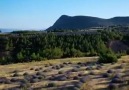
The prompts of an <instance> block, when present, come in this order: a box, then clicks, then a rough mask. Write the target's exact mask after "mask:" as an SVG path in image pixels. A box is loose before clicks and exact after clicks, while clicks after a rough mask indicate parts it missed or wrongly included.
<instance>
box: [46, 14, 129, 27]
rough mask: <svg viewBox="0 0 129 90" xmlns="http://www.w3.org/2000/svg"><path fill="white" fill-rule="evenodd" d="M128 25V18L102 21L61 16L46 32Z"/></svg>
mask: <svg viewBox="0 0 129 90" xmlns="http://www.w3.org/2000/svg"><path fill="white" fill-rule="evenodd" d="M114 25H124V26H127V25H129V17H128V16H127V17H113V18H110V19H103V18H98V17H91V16H67V15H62V16H61V17H60V18H59V19H58V20H57V21H56V22H55V23H54V25H53V26H51V27H49V28H48V29H47V30H53V29H87V28H92V27H99V26H104V27H106V26H114Z"/></svg>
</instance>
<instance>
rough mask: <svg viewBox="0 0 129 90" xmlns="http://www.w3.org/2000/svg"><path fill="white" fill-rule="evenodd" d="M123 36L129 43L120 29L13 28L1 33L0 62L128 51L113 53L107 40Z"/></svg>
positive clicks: (127, 36) (126, 36) (128, 39)
mask: <svg viewBox="0 0 129 90" xmlns="http://www.w3.org/2000/svg"><path fill="white" fill-rule="evenodd" d="M112 40H120V41H122V42H124V43H125V44H126V45H129V43H128V42H129V35H127V34H126V35H125V34H122V33H120V32H118V31H112V30H109V31H108V30H105V31H98V33H97V34H83V35H75V34H72V35H56V34H54V33H52V32H49V33H42V34H41V33H36V32H20V31H19V32H12V33H10V34H5V35H3V34H1V35H0V63H1V64H9V63H17V62H30V61H33V60H36V61H40V60H47V59H57V58H66V57H83V56H98V55H100V54H103V55H104V53H110V54H113V55H121V54H123V53H124V54H127V53H128V50H127V51H120V52H118V53H114V52H113V51H112V50H111V49H110V47H108V42H109V41H112Z"/></svg>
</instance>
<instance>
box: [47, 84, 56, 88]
mask: <svg viewBox="0 0 129 90" xmlns="http://www.w3.org/2000/svg"><path fill="white" fill-rule="evenodd" d="M55 86H56V84H55V83H49V84H48V85H47V87H55Z"/></svg>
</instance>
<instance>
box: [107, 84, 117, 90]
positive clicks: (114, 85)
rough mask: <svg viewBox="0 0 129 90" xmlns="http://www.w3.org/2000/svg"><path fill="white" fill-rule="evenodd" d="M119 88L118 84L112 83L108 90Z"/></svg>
mask: <svg viewBox="0 0 129 90" xmlns="http://www.w3.org/2000/svg"><path fill="white" fill-rule="evenodd" d="M118 87H119V86H118V85H117V84H113V83H110V84H109V86H108V89H109V90H117V89H118Z"/></svg>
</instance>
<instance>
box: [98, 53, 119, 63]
mask: <svg viewBox="0 0 129 90" xmlns="http://www.w3.org/2000/svg"><path fill="white" fill-rule="evenodd" d="M117 60H118V59H117V56H116V55H115V54H112V53H107V54H101V55H100V57H99V60H98V62H99V63H113V62H117Z"/></svg>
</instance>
